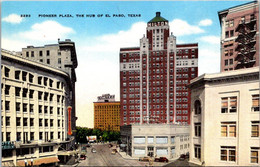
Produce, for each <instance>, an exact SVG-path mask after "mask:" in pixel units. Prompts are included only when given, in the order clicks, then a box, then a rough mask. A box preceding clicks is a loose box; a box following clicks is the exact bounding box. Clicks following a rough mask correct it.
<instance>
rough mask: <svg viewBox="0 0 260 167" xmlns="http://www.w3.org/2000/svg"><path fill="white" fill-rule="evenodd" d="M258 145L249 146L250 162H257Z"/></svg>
mask: <svg viewBox="0 0 260 167" xmlns="http://www.w3.org/2000/svg"><path fill="white" fill-rule="evenodd" d="M259 150H260V148H259V147H251V163H254V164H258V163H259Z"/></svg>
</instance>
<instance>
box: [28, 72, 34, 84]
mask: <svg viewBox="0 0 260 167" xmlns="http://www.w3.org/2000/svg"><path fill="white" fill-rule="evenodd" d="M33 78H34V76H33V75H32V74H29V82H31V83H33Z"/></svg>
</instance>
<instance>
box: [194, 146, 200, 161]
mask: <svg viewBox="0 0 260 167" xmlns="http://www.w3.org/2000/svg"><path fill="white" fill-rule="evenodd" d="M194 157H195V158H197V159H200V157H201V148H200V145H196V144H195V145H194Z"/></svg>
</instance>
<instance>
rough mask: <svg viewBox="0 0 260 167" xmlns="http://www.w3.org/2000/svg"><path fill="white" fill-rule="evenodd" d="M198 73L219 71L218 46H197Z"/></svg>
mask: <svg viewBox="0 0 260 167" xmlns="http://www.w3.org/2000/svg"><path fill="white" fill-rule="evenodd" d="M198 66H199V75H202V74H204V73H218V72H220V51H219V49H218V47H214V48H205V47H200V48H199V64H198Z"/></svg>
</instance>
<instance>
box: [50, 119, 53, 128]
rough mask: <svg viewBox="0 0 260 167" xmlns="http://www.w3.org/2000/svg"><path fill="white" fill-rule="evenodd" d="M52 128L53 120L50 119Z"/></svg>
mask: <svg viewBox="0 0 260 167" xmlns="http://www.w3.org/2000/svg"><path fill="white" fill-rule="evenodd" d="M50 127H53V119H50Z"/></svg>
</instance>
